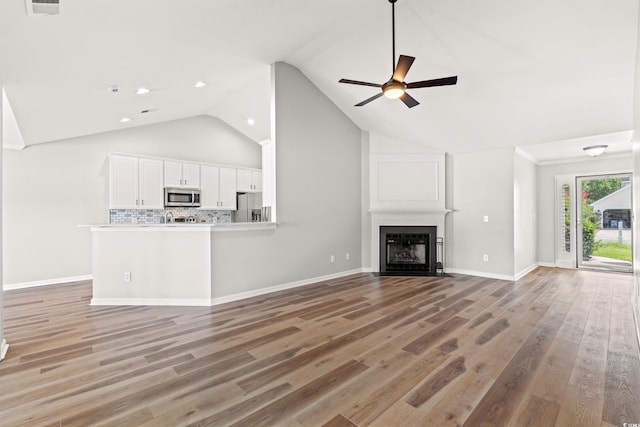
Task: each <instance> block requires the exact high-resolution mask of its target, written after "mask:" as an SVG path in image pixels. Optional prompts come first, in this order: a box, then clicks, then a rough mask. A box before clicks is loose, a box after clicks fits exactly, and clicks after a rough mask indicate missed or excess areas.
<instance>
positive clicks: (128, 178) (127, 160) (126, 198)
mask: <svg viewBox="0 0 640 427" xmlns="http://www.w3.org/2000/svg"><path fill="white" fill-rule="evenodd" d="M137 207H138V159H137V158H136V157H125V156H110V157H109V208H110V209H136V208H137Z"/></svg>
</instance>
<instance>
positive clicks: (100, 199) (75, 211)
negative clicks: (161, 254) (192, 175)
mask: <svg viewBox="0 0 640 427" xmlns="http://www.w3.org/2000/svg"><path fill="white" fill-rule="evenodd" d="M110 151H120V152H129V153H137V154H145V155H153V156H161V157H168V158H176V159H185V160H194V161H202V162H213V163H221V164H231V165H238V166H246V167H260V163H261V149H260V146H259V145H258V144H256V143H255V142H253V141H251V140H250V139H249V138H247V137H245V136H244V135H242V134H240V133H239V132H237V131H236V130H234V129H232V128H231V127H229V126H228V125H227V124H225V123H224V122H222V121H220V120H218V119H216V118H213V117H209V116H200V117H193V118H189V119H183V120H176V121H172V122H166V123H162V124H155V125H149V126H141V127H135V128H130V129H125V130H121V131H117V132H109V133H103V134H96V135H91V136H85V137H79V138H73V139H67V140H62V141H57V142H51V143H47V144H40V145H33V146H29V147H27V148H26V149H24V150H20V151H15V150H4V155H5V168H4V173H3V176H4V179H3V182H4V206H5V211H4V218H3V221H4V228H5V233H4V247H5V251H4V263H5V271H4V273H5V284H6V285H7V286H10V285H11V284H16V283H29V282H39V281H49V280H56V279H64V278H73V277H79V276H86V275H90V274H91V236H90V234H91V233H90V232H89V230H88V229H86V228H78V227H77V226H78V224H95V223H105V222H107V221H108V162H107V154H108V153H109V152H110Z"/></svg>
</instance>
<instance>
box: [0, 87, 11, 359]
mask: <svg viewBox="0 0 640 427" xmlns="http://www.w3.org/2000/svg"><path fill="white" fill-rule="evenodd" d="M3 91H4V89H3V88H2V82H0V94H2V92H3ZM2 129H3V128H2V102H1V101H0V148H1V147H2V143H3V142H4V141H3V139H4V138H3V136H2V135H3V132H2ZM1 220H2V150H1V149H0V284H2V286H0V360H2V359H4V356H5V354H7V349H8V348H9V345H8V344H7V340H6V339H5V338H4V323H3V319H4V313H3V311H4V310H3V309H4V302H3V299H2V296H3V294H4V280H3V279H2V243H1V242H2V221H1Z"/></svg>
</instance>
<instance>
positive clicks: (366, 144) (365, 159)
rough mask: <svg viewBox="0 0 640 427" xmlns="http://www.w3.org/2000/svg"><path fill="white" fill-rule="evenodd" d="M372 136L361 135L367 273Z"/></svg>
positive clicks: (368, 266)
mask: <svg viewBox="0 0 640 427" xmlns="http://www.w3.org/2000/svg"><path fill="white" fill-rule="evenodd" d="M370 141H371V138H370V134H369V132H364V131H363V132H362V133H361V162H360V168H361V174H360V182H361V189H362V194H361V206H362V215H361V219H362V227H360V232H361V233H362V249H361V251H362V263H361V264H362V268H363V270H365V271H372V270H373V266H372V265H371V257H370V256H368V255H369V254H370V253H371V244H372V243H371V215H370V214H369V212H368V209H367V208H368V206H370V201H371V195H370V194H369V186H370V182H369V155H370V152H371V150H370Z"/></svg>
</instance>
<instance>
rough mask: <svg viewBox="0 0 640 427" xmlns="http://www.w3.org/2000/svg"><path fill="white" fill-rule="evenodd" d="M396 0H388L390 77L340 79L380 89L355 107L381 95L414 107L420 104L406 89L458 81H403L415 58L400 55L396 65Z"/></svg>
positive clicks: (455, 77) (441, 79) (445, 84)
mask: <svg viewBox="0 0 640 427" xmlns="http://www.w3.org/2000/svg"><path fill="white" fill-rule="evenodd" d="M396 1H397V0H389V3H391V43H392V49H393V50H392V55H393V58H392V63H391V70H392V72H393V74H392V76H391V78H390V79H389V80H388V81H387V82H386V83H383V84H379V83H369V82H361V81H358V80H349V79H340V80H339V82H340V83H348V84H352V85H360V86H373V87H379V88H380V89H381V91H380V92H379V93H377V94H375V95H373V96H372V97H371V98H367V99H365V100H364V101H362V102H360V103H358V104H356V105H355V106H356V107H362V106H363V105H366V104H368V103H370V102H371V101H373V100H374V99H378V98H380V97H381V96H382V95H384V96H386V97H387V98H392V99H395V98H400V100H401V101H402V102H404V103H405V105H406V106H407V107H409V108H412V107H415V106H416V105H418V104H420V103H419V102H418V101H416V99H415V98H413V97H412V96H411V95H409V94H408V93H407V89H417V88H421V87H432V86H447V85H454V84H456V83H457V81H458V76H452V77H443V78H440V79H433V80H422V81H419V82H413V83H407V82H405V81H404V78H405V77H406V75H407V73H408V72H409V68H411V64H413V61H414V60H415V59H416V58H414V57H413V56H406V55H400V57H399V58H398V64H397V65H396V14H395V3H396Z"/></svg>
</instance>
